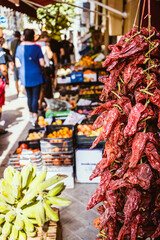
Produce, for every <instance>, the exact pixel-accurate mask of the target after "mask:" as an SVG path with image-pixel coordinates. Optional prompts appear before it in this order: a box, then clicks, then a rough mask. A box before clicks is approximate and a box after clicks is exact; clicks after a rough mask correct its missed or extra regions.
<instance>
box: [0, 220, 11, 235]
mask: <svg viewBox="0 0 160 240" xmlns="http://www.w3.org/2000/svg"><path fill="white" fill-rule="evenodd" d="M11 230H12V224H11V223H9V222H5V223H4V225H3V227H2V235H3V236H5V237H8V236H9V234H10V233H11Z"/></svg>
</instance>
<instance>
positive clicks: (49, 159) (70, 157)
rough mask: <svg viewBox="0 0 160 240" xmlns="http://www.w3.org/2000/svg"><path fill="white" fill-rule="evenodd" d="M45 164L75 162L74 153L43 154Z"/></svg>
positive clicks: (68, 163) (65, 164) (60, 164)
mask: <svg viewBox="0 0 160 240" xmlns="http://www.w3.org/2000/svg"><path fill="white" fill-rule="evenodd" d="M42 162H43V166H47V167H48V166H62V165H63V166H69V165H73V163H74V154H73V153H72V154H58V155H57V156H56V155H53V154H47V153H46V154H42Z"/></svg>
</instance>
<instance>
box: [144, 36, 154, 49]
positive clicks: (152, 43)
mask: <svg viewBox="0 0 160 240" xmlns="http://www.w3.org/2000/svg"><path fill="white" fill-rule="evenodd" d="M143 37H144V39H145V40H146V41H147V42H148V43H149V44H150V45H151V46H152V47H153V46H154V42H151V41H149V40H148V38H146V37H145V36H143Z"/></svg>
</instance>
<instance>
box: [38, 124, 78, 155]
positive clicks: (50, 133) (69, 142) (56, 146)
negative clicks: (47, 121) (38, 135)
mask: <svg viewBox="0 0 160 240" xmlns="http://www.w3.org/2000/svg"><path fill="white" fill-rule="evenodd" d="M73 133H74V127H73V126H72V125H53V124H52V125H48V126H47V127H46V132H45V136H44V138H43V139H41V140H40V145H41V151H42V153H46V152H48V153H52V154H58V153H72V152H73Z"/></svg>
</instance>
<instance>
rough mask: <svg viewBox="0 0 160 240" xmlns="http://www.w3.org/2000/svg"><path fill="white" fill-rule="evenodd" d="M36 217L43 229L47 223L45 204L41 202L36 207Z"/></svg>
mask: <svg viewBox="0 0 160 240" xmlns="http://www.w3.org/2000/svg"><path fill="white" fill-rule="evenodd" d="M35 208H36V209H35V213H36V214H35V215H36V221H37V224H38V226H39V227H42V226H43V225H44V223H45V210H44V206H43V203H42V202H41V201H39V203H38V204H37V205H36V207H35Z"/></svg>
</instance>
